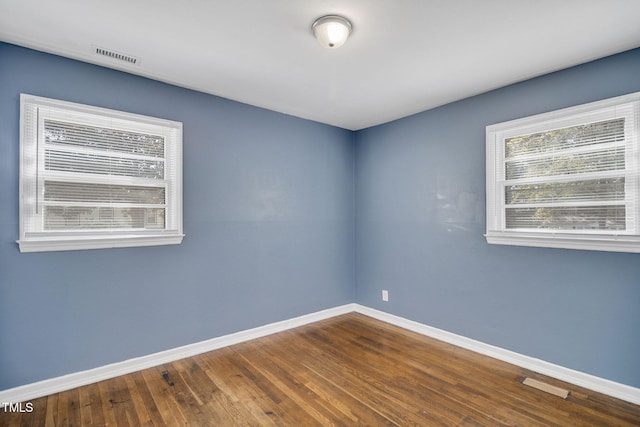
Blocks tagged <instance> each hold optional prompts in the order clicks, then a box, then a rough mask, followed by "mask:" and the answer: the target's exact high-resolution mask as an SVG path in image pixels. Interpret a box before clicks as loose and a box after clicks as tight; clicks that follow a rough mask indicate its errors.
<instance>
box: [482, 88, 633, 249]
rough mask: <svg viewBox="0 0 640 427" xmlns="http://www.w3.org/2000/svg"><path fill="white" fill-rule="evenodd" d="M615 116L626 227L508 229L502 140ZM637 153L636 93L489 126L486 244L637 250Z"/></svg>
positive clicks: (487, 135)
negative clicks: (621, 130) (620, 122)
mask: <svg viewBox="0 0 640 427" xmlns="http://www.w3.org/2000/svg"><path fill="white" fill-rule="evenodd" d="M617 117H625V170H624V177H625V208H626V212H627V222H626V229H625V230H619V231H615V232H614V231H604V230H576V231H572V230H562V231H560V230H550V229H541V230H532V229H507V227H506V220H505V217H506V213H505V212H506V204H505V186H506V184H505V182H506V179H505V166H504V164H505V148H504V147H505V139H507V138H510V137H514V136H519V135H527V134H532V133H536V132H544V131H549V130H553V129H559V128H564V127H571V126H576V125H581V124H587V123H593V122H596V121H599V120H608V119H613V118H617ZM639 153H640V92H637V93H633V94H629V95H624V96H619V97H615V98H610V99H606V100H603V101H597V102H593V103H589V104H584V105H579V106H575V107H570V108H565V109H562V110H557V111H552V112H549V113H544V114H539V115H535V116H530V117H525V118H521V119H516V120H511V121H508V122H504V123H498V124H494V125H491V126H487V128H486V156H487V157H486V162H487V163H486V164H487V183H486V191H487V206H486V213H487V218H486V219H487V228H486V234H485V237H486V239H487V242H488V243H490V244H500V245H516V246H534V247H548V248H565V249H583V250H600V251H614V252H634V253H638V252H640V181H639V179H640V178H639V176H640V158H639V155H640V154H639Z"/></svg>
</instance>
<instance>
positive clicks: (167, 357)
mask: <svg viewBox="0 0 640 427" xmlns="http://www.w3.org/2000/svg"><path fill="white" fill-rule="evenodd" d="M354 311H355V312H357V313H361V314H365V315H367V316H370V317H373V318H375V319H378V320H381V321H383V322H387V323H391V324H393V325H396V326H400V327H402V328H405V329H408V330H410V331H414V332H417V333H419V334H422V335H425V336H428V337H431V338H435V339H437V340H440V341H444V342H447V343H449V344H453V345H456V346H458V347H462V348H465V349H467V350H471V351H474V352H476V353H480V354H484V355H486V356H490V357H493V358H495V359H498V360H502V361H504V362H507V363H511V364H513V365H516V366H520V367H522V368H525V369H529V370H531V371H534V372H538V373H541V374H543V375H548V376H550V377H553V378H557V379H559V380H562V381H566V382H568V383H571V384H575V385H577V386H580V387H584V388H588V389H590V390H593V391H596V392H599V393H604V394H607V395H609V396H612V397H615V398H618V399H622V400H625V401H627V402H631V403H635V404H637V405H640V389H638V388H635V387H631V386H628V385H625V384H620V383H616V382H614V381H610V380H606V379H603V378H599V377H596V376H593V375H589V374H585V373H583V372H578V371H574V370H572V369H568V368H564V367H562V366H558V365H554V364H553V363H549V362H545V361H543V360H540V359H536V358H533V357H529V356H525V355H522V354H518V353H515V352H512V351H509V350H505V349H503V348H500V347H495V346H492V345H489V344H485V343H482V342H480V341H476V340H473V339H470V338H466V337H463V336H460V335H456V334H453V333H451V332H447V331H443V330H441V329H437V328H434V327H431V326H427V325H424V324H422V323H418V322H414V321H412V320H408V319H405V318H403V317H399V316H395V315H393V314H389V313H385V312H383V311H379V310H375V309H373V308H369V307H365V306H362V305H360V304H346V305H342V306H339V307H335V308H330V309H327V310H322V311H318V312H315V313H311V314H307V315H304V316H300V317H295V318H293V319H289V320H284V321H281V322H276V323H271V324H269V325H265V326H260V327H257V328H253V329H247V330H245V331H240V332H237V333H234V334H229V335H224V336H221V337H217V338H212V339H209V340H205V341H201V342H198V343H194V344H189V345H185V346H182V347H176V348H173V349H169V350H165V351H161V352H158V353H154V354H149V355H147V356H142V357H137V358H134V359H129V360H125V361H123V362H118V363H113V364H110V365H106V366H101V367H98V368H94V369H90V370H87V371H82V372H76V373H73V374H69V375H64V376H61V377H57V378H52V379H48V380H44V381H38V382H35V383H32V384H27V385H23V386H20V387H15V388H12V389H8V390H4V391H0V402H12V403H17V402H25V401H28V400H32V399H36V398H38V397H43V396H48V395H50V394H54V393H59V392H61V391H65V390H70V389H72V388H76V387H80V386H83V385H87V384H93V383H96V382H98V381H103V380H107V379H110V378H114V377H117V376H120V375H125V374H129V373H131V372H136V371H140V370H142V369H147V368H151V367H154V366H158V365H161V364H163V363H170V362H173V361H175V360H179V359H183V358H185V357H191V356H195V355H198V354H202V353H206V352H207V351H212V350H216V349H219V348H223V347H227V346H230V345H233V344H238V343H241V342H244V341H249V340H252V339H255V338H260V337H264V336H267V335H271V334H274V333H277V332H282V331H286V330H288V329H292V328H296V327H298V326H303V325H306V324H309V323H313V322H317V321H320V320H324V319H329V318H331V317H335V316H339V315H341V314H346V313H351V312H354Z"/></svg>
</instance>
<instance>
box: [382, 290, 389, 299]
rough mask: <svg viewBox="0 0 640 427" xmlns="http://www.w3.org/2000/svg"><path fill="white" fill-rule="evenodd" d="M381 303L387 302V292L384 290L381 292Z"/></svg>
mask: <svg viewBox="0 0 640 427" xmlns="http://www.w3.org/2000/svg"><path fill="white" fill-rule="evenodd" d="M382 301H389V291H388V290H386V289H383V290H382Z"/></svg>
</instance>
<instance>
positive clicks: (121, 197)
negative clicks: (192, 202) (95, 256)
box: [18, 94, 183, 252]
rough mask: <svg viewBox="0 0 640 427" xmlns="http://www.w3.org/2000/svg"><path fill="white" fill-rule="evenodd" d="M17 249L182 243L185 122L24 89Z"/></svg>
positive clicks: (68, 248)
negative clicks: (41, 95) (56, 98)
mask: <svg viewBox="0 0 640 427" xmlns="http://www.w3.org/2000/svg"><path fill="white" fill-rule="evenodd" d="M20 151H21V154H20V240H19V241H18V244H19V247H20V251H21V252H37V251H55V250H73V249H96V248H111V247H125V246H151V245H165V244H179V243H181V242H182V237H183V234H182V123H179V122H173V121H168V120H162V119H157V118H153V117H146V116H140V115H135V114H129V113H124V112H120V111H114V110H107V109H103V108H97V107H90V106H86V105H80V104H73V103H70V102H63V101H57V100H52V99H47V98H41V97H36V96H31V95H24V94H22V95H21V97H20Z"/></svg>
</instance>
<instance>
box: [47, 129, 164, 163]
mask: <svg viewBox="0 0 640 427" xmlns="http://www.w3.org/2000/svg"><path fill="white" fill-rule="evenodd" d="M44 136H45V143H56V144H64V145H69V146H82V147H91V148H94V149H99V150H103V151H111V152H120V153H128V154H139V155H145V156H151V157H159V158H160V157H164V137H163V136H160V135H151V134H144V133H139V132H132V131H126V130H119V129H109V128H104V127H98V126H91V125H84V124H79V123H67V122H59V121H54V120H45V121H44Z"/></svg>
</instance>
